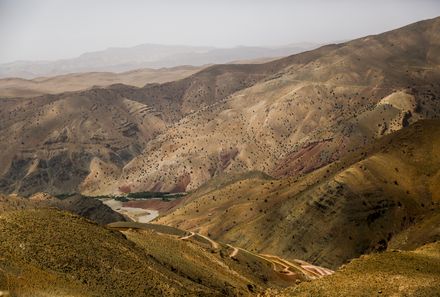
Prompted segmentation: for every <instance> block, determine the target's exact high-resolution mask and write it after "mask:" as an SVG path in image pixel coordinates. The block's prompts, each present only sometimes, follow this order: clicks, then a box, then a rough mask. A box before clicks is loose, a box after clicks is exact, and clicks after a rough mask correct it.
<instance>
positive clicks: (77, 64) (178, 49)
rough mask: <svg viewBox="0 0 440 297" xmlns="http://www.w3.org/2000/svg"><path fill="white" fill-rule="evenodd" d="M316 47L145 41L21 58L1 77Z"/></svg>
mask: <svg viewBox="0 0 440 297" xmlns="http://www.w3.org/2000/svg"><path fill="white" fill-rule="evenodd" d="M316 47H318V44H314V43H298V44H291V45H288V46H283V47H274V48H264V47H249V46H240V47H234V48H215V47H192V46H179V45H159V44H142V45H138V46H134V47H129V48H109V49H106V50H103V51H97V52H90V53H85V54H82V55H81V56H79V57H76V58H72V59H64V60H58V61H35V62H32V61H17V62H11V63H5V64H0V78H5V77H19V78H27V79H32V78H36V77H40V76H54V75H61V74H68V73H78V72H125V71H130V70H136V69H139V68H163V67H176V66H182V65H190V66H202V65H207V64H221V63H229V62H234V61H242V60H253V59H262V58H275V57H283V56H287V55H292V54H296V53H299V52H302V51H305V50H310V49H313V48H316Z"/></svg>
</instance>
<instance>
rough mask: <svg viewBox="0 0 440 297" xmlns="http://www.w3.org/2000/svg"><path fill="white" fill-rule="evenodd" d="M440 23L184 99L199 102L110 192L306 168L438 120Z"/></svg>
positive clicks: (336, 49)
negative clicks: (218, 93)
mask: <svg viewBox="0 0 440 297" xmlns="http://www.w3.org/2000/svg"><path fill="white" fill-rule="evenodd" d="M439 26H440V19H434V20H429V21H425V22H420V23H416V24H413V25H410V26H408V27H404V28H401V29H398V30H395V31H391V32H387V33H384V34H381V35H377V36H369V37H365V38H361V39H359V40H355V41H351V42H348V43H345V44H340V45H335V46H329V47H324V48H321V49H319V50H316V51H312V52H308V53H303V54H299V55H295V56H292V57H288V58H285V59H283V60H278V61H276V62H272V63H269V64H266V65H267V66H268V65H272V66H273V71H272V72H273V75H271V76H267V77H266V78H264V79H260V80H259V81H258V82H256V83H255V84H252V85H251V86H249V85H246V88H244V89H242V90H237V89H234V90H233V91H231V92H229V93H232V94H231V95H230V96H228V97H226V99H225V100H221V101H218V100H213V99H215V97H213V96H212V95H210V96H208V97H207V98H204V97H203V96H202V97H201V98H202V99H203V100H202V101H200V102H198V101H197V100H196V101H192V100H193V99H190V98H189V97H187V99H188V101H187V102H188V103H190V102H195V103H196V106H200V107H201V108H199V109H198V110H197V111H196V112H194V113H191V114H189V115H187V116H186V117H184V118H183V119H181V120H180V121H179V122H177V123H176V124H174V125H173V126H171V127H170V128H169V129H167V131H166V132H164V133H162V134H161V135H160V136H159V137H157V138H155V139H154V140H152V141H150V142H149V143H148V145H147V146H146V147H145V150H144V152H143V153H142V154H141V155H140V156H138V157H136V158H135V159H133V160H132V161H130V162H129V163H128V164H127V165H126V166H125V167H124V169H123V172H122V175H121V177H120V179H119V182H118V183H116V184H115V185H113V186H112V187H110V188H108V189H107V191H109V192H117V189H118V187H121V186H122V187H130V188H131V189H132V190H133V191H138V190H142V189H150V190H165V191H178V190H183V189H186V190H193V189H196V188H197V187H199V186H200V185H202V184H203V183H204V182H206V181H208V180H209V179H210V178H212V177H214V176H217V175H219V174H221V173H224V172H226V173H228V172H231V173H234V172H235V173H236V172H246V171H250V170H258V171H262V172H266V173H269V174H271V175H273V176H277V177H282V176H290V175H298V174H303V173H307V172H310V171H312V170H314V169H316V168H320V167H322V166H324V165H326V164H328V163H330V162H332V161H334V160H337V159H338V158H340V157H341V156H343V155H345V154H346V153H348V152H350V151H353V150H354V149H356V148H359V147H362V146H364V145H366V144H368V143H371V142H372V141H374V140H375V139H377V138H379V137H381V136H383V135H386V134H389V133H391V132H393V131H396V130H399V129H401V128H402V127H405V126H407V125H409V124H410V123H413V122H415V121H417V120H419V119H423V118H437V117H438V116H439V112H440V101H439V99H438V98H439V97H440V95H439V94H440V85H439V84H438V81H439V78H440V71H439V70H440V68H438V64H439V60H438V55H437V54H436V53H439V50H440V43H439V40H440V38H439V32H440V30H438V29H439ZM276 63H278V64H276ZM275 66H276V67H275ZM224 67H227V66H224ZM213 69H214V68H213ZM215 69H220V68H215ZM248 71H251V69H250V68H249V69H248ZM254 73H255V71H254ZM234 79H235V80H237V77H235V78H234ZM204 85H206V84H204ZM191 98H195V97H191ZM208 98H209V99H210V100H211V101H209V100H208ZM190 100H191V101H190ZM201 102H203V103H205V102H209V103H210V105H209V106H206V107H203V106H205V105H203V104H201ZM184 107H185V105H184ZM191 109H192V108H191ZM191 109H190V110H191ZM100 188H101V189H102V190H103V191H106V189H105V186H101V187H100Z"/></svg>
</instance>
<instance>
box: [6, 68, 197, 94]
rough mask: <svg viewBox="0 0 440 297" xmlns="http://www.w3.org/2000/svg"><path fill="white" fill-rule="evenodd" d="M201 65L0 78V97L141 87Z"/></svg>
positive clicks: (183, 74)
mask: <svg viewBox="0 0 440 297" xmlns="http://www.w3.org/2000/svg"><path fill="white" fill-rule="evenodd" d="M201 69H203V67H194V66H180V67H174V68H161V69H139V70H132V71H128V72H123V73H113V72H86V73H73V74H65V75H59V76H53V77H39V78H34V79H23V78H3V79H0V98H23V97H36V96H40V95H44V94H58V93H64V92H73V91H80V90H85V89H89V88H92V87H106V86H110V85H112V84H125V85H129V86H136V87H143V86H145V85H146V84H148V83H165V82H169V81H175V80H179V79H182V78H185V77H187V76H190V75H192V74H194V73H196V72H198V71H200V70H201Z"/></svg>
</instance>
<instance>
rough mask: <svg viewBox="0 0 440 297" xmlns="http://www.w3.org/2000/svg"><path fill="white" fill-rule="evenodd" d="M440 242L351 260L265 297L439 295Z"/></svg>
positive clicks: (267, 293) (269, 292)
mask: <svg viewBox="0 0 440 297" xmlns="http://www.w3.org/2000/svg"><path fill="white" fill-rule="evenodd" d="M439 276H440V242H437V243H432V244H427V245H425V246H423V247H420V248H418V249H417V250H415V251H411V252H401V251H397V250H394V251H387V252H385V253H381V254H375V255H369V256H363V257H361V258H359V259H355V260H353V261H352V262H351V263H349V264H347V265H346V266H345V267H343V268H342V269H341V270H340V271H338V272H336V273H335V274H334V275H331V276H329V277H326V278H323V279H320V280H317V281H313V282H305V283H302V284H301V285H299V286H297V287H291V288H288V289H286V290H284V291H281V292H280V291H278V292H277V291H276V290H268V291H267V292H266V294H264V295H263V296H265V297H272V296H277V297H294V296H304V297H305V296H322V297H324V296H325V297H332V296H334V297H340V296H421V297H423V296H438V292H440V285H439V282H438V281H437V280H438V278H439Z"/></svg>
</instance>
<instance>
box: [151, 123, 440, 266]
mask: <svg viewBox="0 0 440 297" xmlns="http://www.w3.org/2000/svg"><path fill="white" fill-rule="evenodd" d="M439 140H440V122H439V120H428V121H421V122H417V123H415V124H413V125H411V126H409V127H407V128H404V129H402V130H400V131H397V132H394V133H392V134H390V135H388V136H385V137H383V138H382V139H380V140H379V141H378V142H376V143H374V144H373V145H371V146H367V147H366V148H363V149H360V150H357V151H356V152H353V153H350V154H348V155H347V156H345V157H344V158H341V159H340V160H338V161H336V162H333V163H332V164H331V165H328V166H325V167H323V168H321V169H318V170H315V171H313V172H311V173H309V174H306V175H304V176H303V177H295V178H284V179H279V180H271V179H269V180H268V179H261V178H260V177H258V176H250V177H248V178H244V179H238V180H236V181H235V182H232V183H230V184H226V185H225V186H223V187H220V188H212V190H207V191H195V192H194V194H192V195H190V196H189V197H187V198H186V201H185V203H184V204H183V205H181V206H180V207H178V208H176V209H175V210H174V211H172V212H170V213H169V214H167V215H165V216H163V217H162V218H160V219H159V222H160V223H163V224H167V225H172V226H176V227H179V228H183V229H186V230H197V231H198V232H201V233H202V234H209V235H210V236H211V237H212V238H214V239H216V240H221V241H224V242H229V243H231V244H234V245H237V246H240V247H243V248H246V249H249V250H251V251H255V252H259V253H271V254H276V255H280V256H283V257H285V258H298V259H305V260H307V261H309V262H311V263H315V264H318V265H323V266H326V267H331V268H336V267H338V266H340V265H341V264H343V263H345V261H347V260H349V259H352V258H354V257H358V256H360V255H362V254H365V253H370V252H375V251H382V250H385V249H386V248H387V247H388V245H389V243H390V242H392V244H391V245H392V246H394V247H398V248H404V247H405V246H407V247H411V248H416V247H417V246H419V245H421V244H424V243H426V242H430V241H432V240H435V239H436V238H437V239H438V236H439V235H440V233H439V230H438V228H436V227H435V226H436V223H435V222H436V219H437V220H438V218H437V217H436V215H438V213H439V212H440V209H439V207H440V205H439V203H440V197H439V188H438V187H439V185H440V151H439V148H440V142H439ZM427 222H431V224H429V223H427ZM432 222H434V223H432ZM415 224H419V226H424V227H423V230H424V231H420V229H418V228H416V227H414V225H415ZM406 230H407V231H406ZM416 230H419V233H417V231H416ZM401 232H405V233H402V235H399V234H400V233H401ZM404 234H407V235H408V234H410V235H411V236H407V237H409V239H408V238H406V237H405V235H404ZM415 234H418V236H414V235H415ZM405 238H406V239H405Z"/></svg>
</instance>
